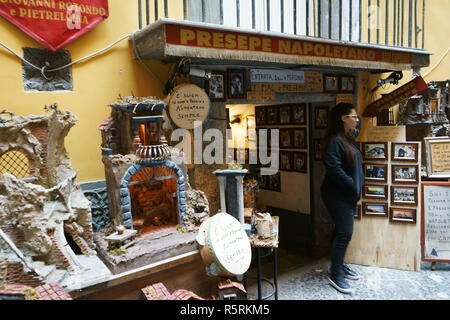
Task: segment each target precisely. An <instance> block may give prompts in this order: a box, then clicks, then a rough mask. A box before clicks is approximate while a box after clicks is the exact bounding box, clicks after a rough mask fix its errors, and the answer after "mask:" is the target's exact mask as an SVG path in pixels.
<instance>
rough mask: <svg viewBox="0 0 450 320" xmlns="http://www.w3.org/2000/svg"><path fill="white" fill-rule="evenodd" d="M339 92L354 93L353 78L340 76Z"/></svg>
mask: <svg viewBox="0 0 450 320" xmlns="http://www.w3.org/2000/svg"><path fill="white" fill-rule="evenodd" d="M340 91H341V92H348V93H352V92H355V77H354V76H341V77H340Z"/></svg>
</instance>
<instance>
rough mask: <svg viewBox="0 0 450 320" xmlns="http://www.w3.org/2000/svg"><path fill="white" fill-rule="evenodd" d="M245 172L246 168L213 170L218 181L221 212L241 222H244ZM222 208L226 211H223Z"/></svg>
mask: <svg viewBox="0 0 450 320" xmlns="http://www.w3.org/2000/svg"><path fill="white" fill-rule="evenodd" d="M246 173H247V170H246V169H240V170H232V169H226V170H216V171H214V174H215V175H216V177H217V179H218V180H219V183H220V204H221V209H222V212H226V213H228V214H230V215H232V216H233V217H235V218H236V219H237V220H239V222H240V223H242V224H244V186H243V180H244V176H245V175H246ZM222 189H223V191H222ZM224 209H225V210H226V211H223V210H224Z"/></svg>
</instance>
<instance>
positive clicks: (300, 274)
mask: <svg viewBox="0 0 450 320" xmlns="http://www.w3.org/2000/svg"><path fill="white" fill-rule="evenodd" d="M328 266H329V260H328V258H322V259H312V258H307V257H300V256H296V255H295V254H292V253H290V252H287V251H283V250H282V249H279V254H278V267H279V270H278V299H279V300H450V264H449V263H436V269H435V270H434V271H433V270H431V262H422V263H421V271H419V272H415V271H404V270H396V269H388V268H378V267H373V266H363V265H354V264H352V265H350V266H351V267H352V268H353V269H354V270H355V271H357V272H358V273H359V275H360V279H359V280H356V281H353V280H348V281H349V283H350V285H351V286H352V287H353V288H354V289H355V292H354V294H351V295H350V294H343V293H340V292H338V291H337V290H336V289H334V288H333V287H331V285H329V284H328V282H327V276H328V272H327V270H328ZM249 275H253V276H255V275H256V268H253V267H252V269H251V270H250V271H249ZM263 276H264V277H266V278H268V279H272V280H273V278H272V277H273V267H272V262H271V261H270V260H269V258H265V259H264V260H263ZM262 288H263V295H266V294H267V293H269V292H270V291H271V287H270V285H269V284H266V283H265V282H263V283H262ZM248 293H249V296H250V297H253V298H255V297H257V285H256V281H255V280H253V279H250V280H249V282H248ZM269 299H270V300H272V299H273V297H271V298H269Z"/></svg>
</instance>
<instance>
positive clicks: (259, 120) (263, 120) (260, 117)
mask: <svg viewBox="0 0 450 320" xmlns="http://www.w3.org/2000/svg"><path fill="white" fill-rule="evenodd" d="M255 121H256V125H257V126H260V125H265V124H267V116H266V107H265V106H257V107H255Z"/></svg>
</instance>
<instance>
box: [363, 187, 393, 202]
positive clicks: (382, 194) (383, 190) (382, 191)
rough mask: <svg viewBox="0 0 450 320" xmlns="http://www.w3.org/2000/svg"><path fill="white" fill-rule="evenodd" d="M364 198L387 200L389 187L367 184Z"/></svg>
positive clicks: (364, 189)
mask: <svg viewBox="0 0 450 320" xmlns="http://www.w3.org/2000/svg"><path fill="white" fill-rule="evenodd" d="M363 197H364V198H371V199H378V200H387V198H388V186H387V185H379V184H365V185H364V187H363Z"/></svg>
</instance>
